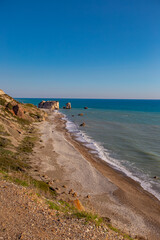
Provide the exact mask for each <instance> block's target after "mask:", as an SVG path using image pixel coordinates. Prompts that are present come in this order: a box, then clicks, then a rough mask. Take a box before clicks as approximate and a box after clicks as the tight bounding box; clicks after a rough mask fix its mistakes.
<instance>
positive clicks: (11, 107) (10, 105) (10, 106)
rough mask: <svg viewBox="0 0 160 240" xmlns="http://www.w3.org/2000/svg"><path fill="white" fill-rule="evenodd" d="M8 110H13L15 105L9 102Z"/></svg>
mask: <svg viewBox="0 0 160 240" xmlns="http://www.w3.org/2000/svg"><path fill="white" fill-rule="evenodd" d="M6 108H7V109H10V110H12V109H13V105H12V104H11V103H10V102H9V103H8V104H7V105H6Z"/></svg>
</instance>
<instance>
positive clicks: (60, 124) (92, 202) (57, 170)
mask: <svg viewBox="0 0 160 240" xmlns="http://www.w3.org/2000/svg"><path fill="white" fill-rule="evenodd" d="M37 127H38V128H39V131H40V133H41V140H42V142H40V143H39V144H37V146H36V147H35V149H34V153H33V156H32V159H31V162H32V166H34V167H36V168H37V169H38V171H37V170H36V171H35V172H33V173H32V174H33V175H34V177H37V178H41V177H42V176H44V177H46V178H47V177H48V178H49V179H50V181H53V184H54V182H56V186H57V185H58V184H59V188H60V187H61V186H62V185H64V186H65V190H64V194H63V195H64V196H63V197H64V198H66V199H67V198H68V194H67V191H69V190H71V189H72V191H73V192H76V195H77V197H78V199H80V200H81V202H82V203H83V205H84V206H85V208H87V209H89V210H92V211H95V212H98V213H99V214H100V215H101V216H103V217H106V218H107V219H108V218H109V219H111V223H112V225H113V226H115V227H117V228H120V229H121V230H122V231H124V232H127V233H128V234H131V235H132V236H142V237H145V238H146V239H152V240H158V239H160V202H159V201H158V200H157V199H156V198H155V197H154V196H153V195H151V194H150V193H148V192H147V191H145V190H144V189H143V188H142V187H141V186H140V184H138V183H137V182H135V181H133V180H132V179H130V178H129V177H127V176H125V175H124V174H123V173H121V172H118V171H116V170H115V169H112V168H111V167H110V166H109V165H108V164H107V163H106V162H104V161H102V160H101V159H99V158H98V157H96V156H95V155H94V154H91V153H90V152H89V151H88V149H87V148H86V147H85V146H83V145H82V144H81V143H79V142H77V141H76V140H75V139H74V137H73V136H72V135H71V134H70V133H68V132H67V130H66V129H65V121H64V120H62V115H61V114H60V113H58V112H52V113H50V115H49V118H48V121H44V122H43V123H40V124H37Z"/></svg>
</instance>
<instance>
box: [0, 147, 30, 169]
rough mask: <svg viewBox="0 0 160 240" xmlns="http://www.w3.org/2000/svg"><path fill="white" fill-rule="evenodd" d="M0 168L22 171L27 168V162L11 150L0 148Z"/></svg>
mask: <svg viewBox="0 0 160 240" xmlns="http://www.w3.org/2000/svg"><path fill="white" fill-rule="evenodd" d="M0 168H1V169H2V170H4V171H10V170H14V171H24V170H25V169H28V168H29V166H28V164H27V163H25V162H24V161H22V160H21V159H20V158H18V156H17V155H16V154H15V153H13V152H12V151H9V150H6V149H3V148H1V149H0Z"/></svg>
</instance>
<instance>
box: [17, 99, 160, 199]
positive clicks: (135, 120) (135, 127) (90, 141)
mask: <svg viewBox="0 0 160 240" xmlns="http://www.w3.org/2000/svg"><path fill="white" fill-rule="evenodd" d="M17 100H19V101H21V102H24V103H33V104H35V105H37V104H38V103H39V102H40V101H41V100H42V99H29V98H28V99H17ZM48 100H51V99H48ZM56 100H59V101H60V108H61V109H60V111H61V112H62V113H63V114H65V119H66V120H67V128H68V130H69V131H70V132H72V133H73V134H74V135H75V136H76V138H77V140H79V141H81V142H82V144H84V145H87V146H88V147H89V148H90V149H91V151H92V152H94V153H96V154H97V155H99V157H101V158H102V159H103V160H104V161H106V162H108V163H109V164H110V165H112V166H113V167H114V168H116V169H118V170H120V171H123V172H124V173H125V174H126V175H128V176H130V177H132V178H133V179H135V180H136V181H138V182H140V183H141V185H142V187H143V188H144V189H146V190H148V191H149V192H151V193H153V194H154V195H155V196H156V197H157V198H159V199H160V100H107V99H105V100H103V99H56ZM68 101H69V102H71V104H72V109H71V110H67V109H62V107H63V106H64V105H65V103H67V102H68ZM85 106H87V107H88V109H87V110H85V109H84V107H85ZM79 113H83V114H84V115H83V116H78V114H79ZM72 115H74V117H73V116H72ZM82 122H85V123H86V126H85V127H80V126H79V125H80V124H81V123H82ZM154 176H158V177H159V179H154V178H153V177H154Z"/></svg>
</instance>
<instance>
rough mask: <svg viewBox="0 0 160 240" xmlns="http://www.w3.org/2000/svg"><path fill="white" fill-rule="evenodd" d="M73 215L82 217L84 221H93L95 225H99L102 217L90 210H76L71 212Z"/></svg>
mask: <svg viewBox="0 0 160 240" xmlns="http://www.w3.org/2000/svg"><path fill="white" fill-rule="evenodd" d="M72 215H73V216H74V217H77V218H84V219H85V220H86V222H88V221H90V222H94V223H96V225H100V224H101V223H102V222H103V219H102V218H101V217H99V216H98V215H97V214H93V213H91V212H86V211H82V212H80V211H77V212H74V213H73V214H72Z"/></svg>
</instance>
